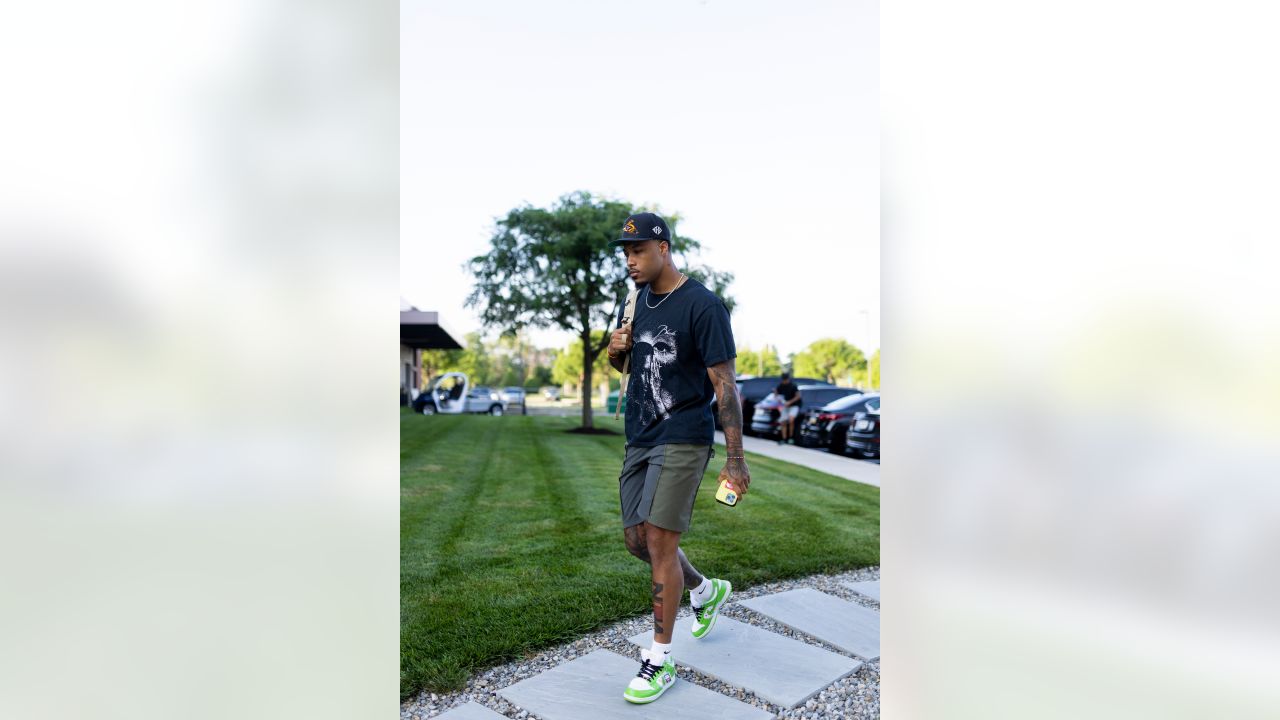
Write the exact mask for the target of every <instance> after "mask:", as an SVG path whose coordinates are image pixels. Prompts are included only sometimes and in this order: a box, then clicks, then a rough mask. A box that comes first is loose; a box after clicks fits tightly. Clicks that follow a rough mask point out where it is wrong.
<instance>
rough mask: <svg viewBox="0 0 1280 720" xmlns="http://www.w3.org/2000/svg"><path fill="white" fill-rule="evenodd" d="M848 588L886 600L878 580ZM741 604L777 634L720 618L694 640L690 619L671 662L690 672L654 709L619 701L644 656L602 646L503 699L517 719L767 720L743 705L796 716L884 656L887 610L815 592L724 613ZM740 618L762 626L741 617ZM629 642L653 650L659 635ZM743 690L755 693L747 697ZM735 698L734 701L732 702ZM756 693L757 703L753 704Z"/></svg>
mask: <svg viewBox="0 0 1280 720" xmlns="http://www.w3.org/2000/svg"><path fill="white" fill-rule="evenodd" d="M843 584H844V585H845V586H846V587H849V588H851V589H853V590H854V591H855V592H858V593H861V594H864V595H865V596H867V597H874V598H875V599H876V601H877V602H878V601H879V581H867V582H859V583H853V582H846V583H843ZM735 606H736V607H740V608H745V609H747V610H749V611H750V612H751V613H756V614H758V616H760V617H763V618H768V619H769V620H772V621H773V623H775V624H774V625H773V628H774V630H777V632H775V631H774V630H770V629H767V628H765V627H758V626H756V625H754V624H748V623H746V622H741V621H740V620H736V619H734V618H732V617H728V616H726V615H721V616H720V618H719V620H718V621H717V624H716V626H715V628H714V629H713V630H712V632H711V633H710V634H709V635H707V636H706V637H705V638H703V639H702V640H695V639H693V637H691V636H690V634H689V630H690V627H691V625H692V622H693V621H692V618H691V617H689V616H688V615H687V614H686V615H685V616H684V617H682V618H680V619H679V620H678V621H677V622H676V627H675V630H674V634H673V638H672V658H673V659H674V660H675V663H676V666H677V668H685V669H687V670H688V672H682V675H683V677H681V678H680V679H678V680H677V681H676V683H675V685H673V686H671V688H670V689H668V690H667V692H666V693H665V694H663V696H662V697H661V698H660V699H659V700H657V701H656V702H654V703H652V704H649V705H632V704H631V703H628V702H627V701H626V700H624V699H623V698H622V690H623V688H625V687H626V685H627V683H628V682H629V681H630V680H631V678H632V677H634V675H635V672H636V668H637V667H638V660H637V658H638V657H639V653H638V652H637V653H636V654H635V656H634V657H623V656H622V655H619V654H618V653H616V652H612V651H610V650H605V649H599V650H594V651H592V652H590V653H588V654H586V655H583V656H581V657H577V658H575V659H573V660H569V661H567V662H562V663H561V664H559V665H556V666H555V667H552V668H551V669H550V670H546V671H544V672H541V673H539V674H537V675H534V676H532V677H527V678H526V679H524V680H521V681H519V682H516V683H514V684H512V685H509V686H507V687H505V688H501V689H499V690H497V694H498V695H500V696H502V698H504V699H505V700H506V701H507V702H509V703H511V704H512V705H514V706H515V709H514V711H519V712H518V715H515V716H513V717H526V714H528V716H531V717H536V718H541V720H597V719H598V718H646V719H647V718H660V717H661V718H676V719H679V718H689V719H690V720H695V719H696V720H737V719H738V718H741V719H742V720H763V719H764V718H770V717H773V715H772V714H771V712H768V711H766V710H764V709H762V708H760V707H754V706H753V705H748V704H747V702H744V701H742V700H740V699H739V698H743V697H746V698H747V699H748V701H750V702H752V703H756V704H759V703H760V702H767V703H770V704H772V706H774V708H775V711H776V708H783V709H785V710H787V711H790V710H791V709H794V708H797V707H799V706H800V705H802V704H804V703H805V702H806V701H808V700H810V699H811V698H813V697H814V696H816V695H818V694H819V693H821V692H822V691H823V690H825V689H829V688H831V687H833V686H834V685H837V684H838V683H839V682H841V681H842V679H843V678H846V677H848V676H849V675H850V674H852V673H854V672H856V671H857V670H858V669H859V668H860V667H862V665H863V661H864V660H866V661H874V660H875V659H877V658H878V657H879V655H880V613H879V612H877V611H875V610H872V609H870V608H867V607H864V606H862V605H859V604H857V603H854V602H850V601H848V600H844V599H841V598H838V597H835V596H833V595H829V594H827V593H824V592H820V591H818V590H815V589H813V588H797V589H791V590H785V591H782V592H771V593H769V594H764V595H758V596H756V597H751V598H747V599H745V600H740V601H732V600H731V602H730V603H729V605H728V606H727V607H730V608H732V607H735ZM735 614H736V615H737V616H738V617H739V618H745V619H751V621H752V622H753V623H754V622H756V620H755V619H753V618H750V617H748V616H747V615H744V614H743V613H742V612H741V611H735ZM765 624H766V625H768V624H769V623H765ZM780 626H781V627H786V628H790V629H791V630H793V631H795V632H797V633H801V634H803V635H807V636H810V637H812V638H815V639H816V640H818V641H821V642H822V643H825V647H820V646H818V645H817V644H810V643H809V642H807V641H806V642H802V641H801V640H798V639H795V638H794V637H788V636H786V635H783V634H779V633H780V632H782V630H780V629H779V627H780ZM627 640H628V641H629V642H630V643H631V644H633V645H635V646H637V647H648V646H649V645H650V643H652V641H653V632H652V630H649V631H646V632H643V633H639V634H637V635H633V636H631V637H629V638H627ZM830 648H836V649H838V651H839V652H837V651H833V650H831V649H830ZM842 653H844V654H842ZM704 685H706V686H709V687H704ZM744 691H745V692H746V693H749V695H746V696H744V695H743V694H742V693H743V692H744ZM734 693H737V697H736V698H735V697H731V695H733V694H734ZM751 695H754V696H755V698H757V699H756V700H751V699H750V698H751ZM828 709H830V706H828ZM505 711H506V710H505V706H504V712H505ZM514 711H513V712H514ZM438 717H440V718H443V719H444V720H493V719H494V718H500V717H506V716H504V715H502V714H499V713H496V712H494V711H493V710H491V709H489V708H487V707H485V706H484V705H481V704H480V703H477V702H474V701H473V702H468V703H466V704H465V705H460V706H458V707H455V708H453V709H451V710H448V711H446V712H445V713H443V714H441V715H439V716H438Z"/></svg>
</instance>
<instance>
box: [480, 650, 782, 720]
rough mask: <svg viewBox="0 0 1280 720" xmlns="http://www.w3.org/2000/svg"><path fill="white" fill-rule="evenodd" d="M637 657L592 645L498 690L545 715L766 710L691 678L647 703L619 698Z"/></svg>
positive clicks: (552, 719) (698, 717)
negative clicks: (577, 655)
mask: <svg viewBox="0 0 1280 720" xmlns="http://www.w3.org/2000/svg"><path fill="white" fill-rule="evenodd" d="M636 665H637V661H636V660H634V659H632V658H624V657H622V656H621V655H619V654H617V653H613V652H609V651H608V650H596V651H595V652H593V653H590V654H588V655H584V656H582V657H580V658H578V659H576V660H571V661H569V662H567V663H565V664H563V665H560V666H559V667H556V668H552V669H551V670H548V671H546V672H544V673H542V674H541V675H536V676H534V677H531V678H529V679H528V680H522V681H520V682H518V683H516V684H515V685H512V686H511V687H508V688H505V689H503V690H499V691H498V694H500V695H502V696H503V697H505V698H506V699H507V700H510V701H511V702H512V703H515V704H516V705H518V706H520V707H521V708H523V709H525V710H528V711H529V712H531V713H534V714H535V715H537V716H538V717H541V718H544V720H598V719H599V718H619V717H627V718H653V719H654V720H657V718H671V719H672V720H684V719H686V718H687V720H719V719H720V718H724V720H731V719H732V720H736V719H737V718H742V720H763V719H764V718H769V717H771V716H770V715H769V713H767V712H765V711H763V710H761V709H759V708H754V707H751V706H750V705H747V704H746V703H742V702H739V701H737V700H734V699H733V698H730V697H725V696H724V695H721V694H720V693H716V692H712V691H710V690H707V689H706V688H703V687H699V686H697V685H694V684H692V683H688V682H683V681H681V680H676V684H675V685H672V686H671V687H670V688H668V689H667V691H666V692H665V693H663V694H662V697H660V698H658V700H657V701H655V702H653V703H650V704H648V705H633V704H631V703H629V702H627V701H626V700H624V699H622V690H623V688H625V687H626V686H627V683H628V682H630V681H631V678H633V677H635V674H636Z"/></svg>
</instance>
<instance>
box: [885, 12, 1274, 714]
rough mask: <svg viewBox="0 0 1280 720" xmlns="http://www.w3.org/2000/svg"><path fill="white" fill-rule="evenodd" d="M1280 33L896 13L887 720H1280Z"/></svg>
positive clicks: (1062, 18) (1248, 17) (891, 121)
mask: <svg viewBox="0 0 1280 720" xmlns="http://www.w3.org/2000/svg"><path fill="white" fill-rule="evenodd" d="M1276 20H1277V18H1276V17H1275V15H1274V10H1273V9H1271V8H1269V7H1268V6H1265V5H1261V4H1244V3H1227V4H1225V5H1223V4H1218V5H1215V6H1213V7H1212V8H1210V7H1199V6H1195V7H1193V6H1189V5H1180V6H1178V5H1169V4H1167V3H1127V2H1121V3H1114V2H1108V3H1084V4H1079V3H1075V4H1069V5H1056V6H1046V5H1042V4H1028V3H1017V2H994V3H979V4H977V5H975V4H973V3H963V4H957V3H918V2H907V3H888V4H886V5H885V7H884V8H883V12H882V48H883V51H882V85H881V91H882V108H883V111H882V167H883V185H882V198H883V206H882V227H883V233H882V243H883V251H884V257H885V264H884V288H885V295H886V297H885V299H884V307H885V313H884V324H885V328H886V340H885V358H886V359H885V365H884V367H885V370H884V383H883V384H884V388H885V393H886V395H887V396H888V397H889V398H891V399H892V398H896V400H895V401H894V402H891V403H890V407H889V408H888V409H887V410H886V412H885V415H886V417H887V418H888V425H889V429H888V430H887V431H886V432H885V435H884V447H885V455H886V457H887V458H889V459H888V460H887V461H886V464H885V469H884V476H883V479H884V495H883V504H882V514H883V522H882V525H883V527H884V535H883V558H882V565H883V567H884V568H885V571H884V583H885V585H884V597H885V601H884V606H883V608H884V609H883V613H884V614H883V618H884V627H883V634H884V638H885V645H884V648H883V654H884V661H883V662H884V673H883V694H882V702H883V705H882V707H883V712H884V716H885V717H886V718H930V719H932V718H939V717H956V718H966V717H983V718H993V717H1019V718H1025V717H1037V718H1043V717H1063V718H1066V717H1072V718H1078V717H1160V718H1173V717H1203V716H1206V715H1213V716H1222V717H1259V718H1261V717H1275V716H1276V715H1277V713H1280V685H1277V684H1276V682H1275V678H1276V677H1278V676H1280V649H1278V648H1280V643H1277V640H1278V639H1280V637H1278V636H1280V632H1278V630H1280V628H1278V624H1280V623H1278V616H1277V614H1276V608H1277V607H1280V604H1278V602H1277V601H1278V600H1280V592H1277V591H1278V589H1280V588H1278V587H1277V585H1278V583H1277V574H1276V572H1275V563H1276V558H1277V557H1278V556H1280V553H1278V551H1280V530H1278V528H1280V502H1277V500H1280V489H1278V487H1280V486H1278V485H1277V483H1276V478H1278V477H1280V447H1278V446H1277V444H1276V442H1275V438H1276V437H1277V430H1278V429H1280V422H1278V420H1280V392H1278V391H1280V382H1277V377H1278V376H1277V374H1276V372H1275V369H1274V368H1275V367H1277V365H1280V352H1278V351H1280V332H1278V331H1280V323H1277V320H1278V319H1280V317H1278V316H1280V302H1277V295H1276V292H1275V289H1274V288H1275V282H1274V280H1272V279H1271V278H1270V277H1269V275H1271V274H1272V273H1273V272H1274V268H1275V267H1277V265H1278V263H1277V261H1278V260H1280V250H1278V249H1277V248H1280V244H1278V243H1277V232H1276V211H1275V207H1276V198H1277V197H1280V175H1278V174H1277V173H1276V172H1275V168H1276V167H1277V166H1280V152H1278V151H1280V139H1278V138H1280V135H1278V134H1277V133H1276V132H1275V128H1276V127H1278V126H1280V107H1278V105H1277V99H1278V98H1280V96H1278V95H1277V94H1276V93H1275V92H1272V91H1270V90H1269V89H1266V88H1270V87H1271V86H1273V85H1274V68H1276V67H1280V50H1277V47H1278V46H1277V45H1276V43H1275V42H1274V38H1273V35H1274V33H1273V32H1272V31H1273V29H1274V28H1275V27H1276Z"/></svg>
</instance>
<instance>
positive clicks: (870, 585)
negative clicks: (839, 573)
mask: <svg viewBox="0 0 1280 720" xmlns="http://www.w3.org/2000/svg"><path fill="white" fill-rule="evenodd" d="M840 584H841V585H844V586H845V587H847V588H849V589H850V590H852V591H854V592H856V593H858V594H859V595H861V596H863V597H868V598H871V599H872V600H875V601H876V602H880V581H879V580H863V581H862V582H846V583H840Z"/></svg>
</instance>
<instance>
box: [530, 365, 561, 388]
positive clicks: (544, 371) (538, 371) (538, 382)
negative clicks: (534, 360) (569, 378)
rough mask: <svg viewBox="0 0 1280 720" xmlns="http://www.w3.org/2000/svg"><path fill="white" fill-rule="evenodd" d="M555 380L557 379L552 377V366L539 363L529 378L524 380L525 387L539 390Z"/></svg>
mask: <svg viewBox="0 0 1280 720" xmlns="http://www.w3.org/2000/svg"><path fill="white" fill-rule="evenodd" d="M554 382H555V380H554V379H552V377H551V368H549V367H547V366H546V365H538V366H537V367H535V368H534V369H533V372H532V373H531V374H530V375H529V379H528V380H525V381H524V389H525V390H537V389H539V388H542V387H544V386H546V385H550V384H552V383H554Z"/></svg>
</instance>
